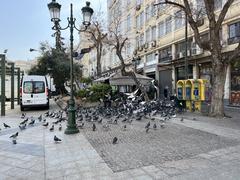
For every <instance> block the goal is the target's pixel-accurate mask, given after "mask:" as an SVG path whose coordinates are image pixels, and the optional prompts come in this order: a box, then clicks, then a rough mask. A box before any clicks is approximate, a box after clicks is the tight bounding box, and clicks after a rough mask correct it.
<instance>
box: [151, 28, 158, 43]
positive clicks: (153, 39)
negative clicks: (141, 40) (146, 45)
mask: <svg viewBox="0 0 240 180" xmlns="http://www.w3.org/2000/svg"><path fill="white" fill-rule="evenodd" d="M156 31H157V28H156V26H153V27H152V41H155V40H156Z"/></svg>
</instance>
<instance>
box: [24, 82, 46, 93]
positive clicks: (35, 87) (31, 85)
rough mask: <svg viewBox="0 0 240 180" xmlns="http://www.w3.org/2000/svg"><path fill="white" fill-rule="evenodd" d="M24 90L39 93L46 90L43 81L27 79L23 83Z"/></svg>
mask: <svg viewBox="0 0 240 180" xmlns="http://www.w3.org/2000/svg"><path fill="white" fill-rule="evenodd" d="M23 92H24V93H26V94H38V93H44V92H45V85H44V82H43V81H25V82H24V84H23Z"/></svg>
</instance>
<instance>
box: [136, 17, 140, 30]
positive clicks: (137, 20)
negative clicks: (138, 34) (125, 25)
mask: <svg viewBox="0 0 240 180" xmlns="http://www.w3.org/2000/svg"><path fill="white" fill-rule="evenodd" d="M136 26H137V29H140V16H139V15H138V16H137V17H136Z"/></svg>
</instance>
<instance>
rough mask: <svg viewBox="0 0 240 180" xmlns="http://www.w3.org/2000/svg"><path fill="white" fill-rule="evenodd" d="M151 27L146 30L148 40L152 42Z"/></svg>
mask: <svg viewBox="0 0 240 180" xmlns="http://www.w3.org/2000/svg"><path fill="white" fill-rule="evenodd" d="M150 30H151V29H150V28H148V29H147V31H146V42H150V35H151V31H150Z"/></svg>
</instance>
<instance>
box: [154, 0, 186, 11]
mask: <svg viewBox="0 0 240 180" xmlns="http://www.w3.org/2000/svg"><path fill="white" fill-rule="evenodd" d="M160 4H171V5H174V6H177V7H179V8H181V9H182V10H183V11H185V12H186V7H185V6H184V5H182V4H179V3H176V2H173V1H168V0H165V1H164V2H159V3H156V4H154V6H158V5H160Z"/></svg>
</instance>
